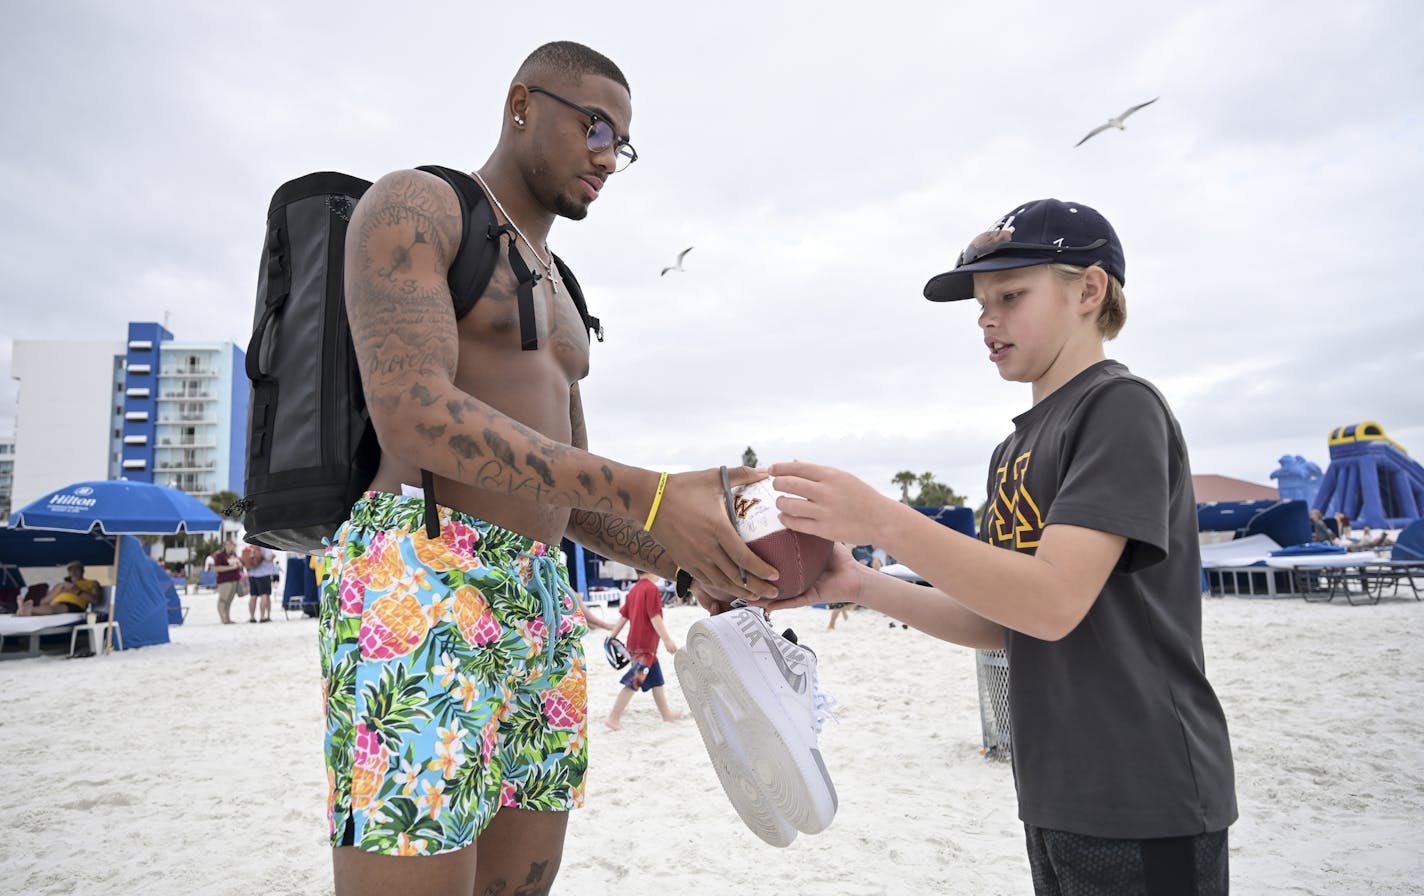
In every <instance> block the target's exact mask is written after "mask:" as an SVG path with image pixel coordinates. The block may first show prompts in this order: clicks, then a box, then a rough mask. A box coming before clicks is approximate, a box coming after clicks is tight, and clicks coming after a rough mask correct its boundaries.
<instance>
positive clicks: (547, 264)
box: [470, 171, 559, 295]
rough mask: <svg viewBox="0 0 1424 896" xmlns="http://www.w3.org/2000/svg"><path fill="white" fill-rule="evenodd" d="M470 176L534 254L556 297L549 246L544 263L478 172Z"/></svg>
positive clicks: (546, 249) (545, 247) (557, 288)
mask: <svg viewBox="0 0 1424 896" xmlns="http://www.w3.org/2000/svg"><path fill="white" fill-rule="evenodd" d="M470 174H472V175H474V178H475V180H477V181H479V183H480V186H481V187H483V188H484V191H485V194H486V195H488V196H489V198H490V201H491V202H493V203H494V207H495V208H497V209H499V213H500V214H501V215H504V220H506V221H508V222H509V226H510V227H513V228H514V232H515V233H517V234H518V235H519V238H520V239H521V240H524V245H526V246H528V247H529V251H530V252H533V253H534V260H535V261H537V262H539V264H540V265H541V266H543V268H544V272H545V273H546V274H548V275H549V285H550V286H551V287H553V290H554V294H555V295H558V293H559V277H558V275H557V274H555V273H554V253H553V252H549V244H548V243H545V244H544V251H545V252H549V260H548V261H545V260H544V259H542V258H540V257H539V250H538V249H536V248H534V244H533V243H531V242H529V237H527V236H525V235H524V231H522V230H520V229H519V225H518V224H516V223H515V221H514V219H513V218H511V217H510V216H509V212H507V211H505V210H504V205H503V204H501V203H500V201H499V197H498V196H496V195H494V190H491V189H490V187H489V184H487V183H485V179H484V178H483V177H480V173H479V172H478V171H471V172H470Z"/></svg>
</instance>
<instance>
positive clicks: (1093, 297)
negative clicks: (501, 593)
mask: <svg viewBox="0 0 1424 896" xmlns="http://www.w3.org/2000/svg"><path fill="white" fill-rule="evenodd" d="M1107 295H1108V272H1107V271H1105V270H1103V269H1102V268H1101V267H1099V266H1097V265H1093V266H1092V267H1089V268H1088V269H1087V270H1085V271H1083V294H1082V296H1081V297H1080V299H1079V301H1080V302H1081V304H1082V308H1083V310H1084V311H1096V310H1098V309H1099V308H1101V307H1102V304H1103V299H1105V298H1107Z"/></svg>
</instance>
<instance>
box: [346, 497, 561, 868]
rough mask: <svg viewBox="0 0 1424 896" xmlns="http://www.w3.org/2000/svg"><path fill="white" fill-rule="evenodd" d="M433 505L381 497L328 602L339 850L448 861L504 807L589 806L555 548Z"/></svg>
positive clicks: (362, 524)
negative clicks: (429, 522) (427, 517)
mask: <svg viewBox="0 0 1424 896" xmlns="http://www.w3.org/2000/svg"><path fill="white" fill-rule="evenodd" d="M424 513H425V502H424V501H423V500H422V499H420V498H413V497H408V496H400V495H391V494H385V493H378V492H368V493H367V494H366V495H365V496H364V497H363V498H362V499H361V500H359V501H357V502H356V504H355V506H354V507H353V508H352V511H351V518H350V520H348V521H347V522H346V523H345V524H344V525H343V526H342V527H341V529H340V530H338V532H337V533H336V536H335V539H334V543H333V544H332V546H331V547H330V548H328V549H327V553H326V559H325V563H324V566H323V578H322V595H321V617H320V627H321V671H322V683H323V689H324V692H325V702H326V775H327V783H328V786H329V791H330V793H329V798H328V802H327V814H328V816H329V820H330V822H331V840H332V845H333V846H343V845H347V846H349V845H355V846H357V847H359V848H361V849H363V850H366V851H368V852H376V853H382V854H386V855H436V854H439V853H443V852H449V851H451V850H456V849H460V848H462V847H465V846H469V845H470V844H471V843H473V842H474V840H475V838H476V837H477V836H479V833H480V832H481V831H482V830H484V827H485V825H487V824H488V823H489V820H490V818H492V817H493V815H494V813H495V812H496V811H498V809H499V808H500V807H501V806H513V807H517V808H520V809H532V810H536V811H566V810H568V809H571V808H574V807H577V806H581V805H583V797H584V775H585V772H586V770H587V767H588V725H587V719H586V711H587V703H588V701H587V695H586V688H585V673H584V656H583V644H582V639H583V636H584V634H585V633H586V632H587V630H588V629H587V627H586V625H585V623H584V619H583V616H582V615H581V614H580V613H579V612H578V610H577V606H576V604H575V602H574V601H573V599H572V597H570V596H569V594H568V593H567V572H566V571H565V570H564V569H563V566H562V564H561V562H560V561H559V559H558V556H559V555H558V552H557V551H550V550H549V549H548V548H547V547H546V546H545V545H543V544H541V543H538V542H535V541H532V540H531V539H528V538H525V537H523V536H521V535H516V534H515V533H513V532H509V531H507V530H505V529H501V528H499V527H497V526H492V525H490V524H489V523H486V522H483V521H481V520H477V519H475V518H473V517H471V516H468V515H466V514H462V513H459V512H458V511H452V510H450V509H449V508H446V507H440V508H439V514H440V537H439V538H437V539H430V538H428V537H427V535H426V532H425V526H424Z"/></svg>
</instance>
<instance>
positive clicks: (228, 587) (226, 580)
mask: <svg viewBox="0 0 1424 896" xmlns="http://www.w3.org/2000/svg"><path fill="white" fill-rule="evenodd" d="M209 559H210V560H211V561H212V567H213V572H215V573H217V577H218V619H220V620H221V621H222V624H223V625H231V624H232V599H233V598H234V597H236V596H237V588H238V586H239V585H240V584H242V559H241V558H240V557H238V556H237V544H236V543H235V542H234V541H233V540H232V539H231V538H228V539H225V540H224V541H223V546H222V550H220V551H218V552H217V553H215V554H213V555H212V556H211V557H210V558H209Z"/></svg>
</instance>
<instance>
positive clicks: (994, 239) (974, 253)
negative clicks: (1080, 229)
mask: <svg viewBox="0 0 1424 896" xmlns="http://www.w3.org/2000/svg"><path fill="white" fill-rule="evenodd" d="M1107 243H1108V241H1107V238H1106V237H1103V238H1100V239H1096V240H1093V241H1092V242H1091V243H1089V244H1087V245H1086V246H1064V245H1062V240H1059V241H1058V242H1056V243H1016V242H1014V235H1013V232H1012V231H1009V230H990V231H988V232H986V233H981V234H979V235H978V236H976V237H975V238H974V239H972V240H970V242H969V245H968V246H967V247H966V248H965V250H964V251H963V252H961V253H959V264H957V265H955V266H956V267H962V266H963V265H966V264H973V263H974V262H976V261H978V260H979V259H981V258H986V257H988V256H990V255H993V254H994V253H996V252H1003V251H1005V250H1012V249H1024V250H1029V251H1036V252H1090V251H1092V250H1093V249H1100V248H1102V247H1103V246H1106V245H1107Z"/></svg>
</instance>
